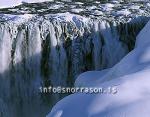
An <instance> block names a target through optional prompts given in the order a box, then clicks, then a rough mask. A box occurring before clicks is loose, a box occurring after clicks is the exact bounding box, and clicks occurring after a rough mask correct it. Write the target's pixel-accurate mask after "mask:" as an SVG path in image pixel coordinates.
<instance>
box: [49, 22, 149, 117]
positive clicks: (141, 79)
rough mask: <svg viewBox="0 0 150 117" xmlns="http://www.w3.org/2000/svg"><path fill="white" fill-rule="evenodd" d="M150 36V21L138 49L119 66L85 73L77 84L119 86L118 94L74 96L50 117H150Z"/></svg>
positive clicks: (139, 40) (140, 34) (140, 36)
mask: <svg viewBox="0 0 150 117" xmlns="http://www.w3.org/2000/svg"><path fill="white" fill-rule="evenodd" d="M149 37H150V21H149V22H148V24H147V25H146V26H145V28H144V29H143V30H142V31H141V32H140V33H139V35H138V36H137V41H136V47H135V49H134V50H133V51H132V52H130V53H129V54H128V55H127V56H125V57H124V58H123V59H122V60H121V61H120V62H119V63H118V64H117V65H115V66H114V67H113V68H111V69H109V70H105V71H102V72H101V71H100V72H87V73H84V74H81V75H80V76H79V78H78V79H77V81H76V83H75V85H76V86H88V87H104V88H107V87H110V86H116V87H117V93H116V94H108V93H106V94H85V93H76V94H72V95H70V96H68V97H66V98H64V99H63V100H61V101H60V102H58V103H57V104H56V106H54V108H53V109H52V111H51V112H50V114H49V115H48V116H47V117H141V116H142V117H149V115H150V100H149V99H150V84H149V82H150V78H149V76H150V39H149ZM92 74H94V75H92ZM87 78H88V80H87ZM92 79H93V80H92ZM89 81H90V82H89Z"/></svg>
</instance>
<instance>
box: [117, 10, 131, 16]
mask: <svg viewBox="0 0 150 117" xmlns="http://www.w3.org/2000/svg"><path fill="white" fill-rule="evenodd" d="M130 14H131V12H130V11H129V10H128V9H122V10H120V11H117V12H116V15H124V16H127V15H130Z"/></svg>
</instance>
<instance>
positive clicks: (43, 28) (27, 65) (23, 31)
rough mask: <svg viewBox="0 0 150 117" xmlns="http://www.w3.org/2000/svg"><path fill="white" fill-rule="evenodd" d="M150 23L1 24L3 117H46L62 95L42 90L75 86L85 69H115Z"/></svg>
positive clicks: (50, 20) (39, 20) (44, 20)
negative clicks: (41, 88)
mask: <svg viewBox="0 0 150 117" xmlns="http://www.w3.org/2000/svg"><path fill="white" fill-rule="evenodd" d="M145 19H146V18H145ZM147 21H148V20H140V24H139V22H138V21H136V22H135V21H134V22H127V23H122V22H117V21H112V22H110V21H107V20H98V19H97V20H96V19H88V18H87V19H84V18H79V17H77V16H76V15H73V16H72V17H71V20H69V18H68V20H63V17H61V16H58V17H57V18H56V17H53V15H52V16H47V17H45V16H36V17H34V18H31V19H30V20H28V21H24V22H21V23H18V22H17V21H15V20H9V21H5V22H0V80H1V82H0V92H1V93H0V114H4V115H3V116H2V117H7V116H9V117H10V116H11V117H43V116H45V115H46V114H47V112H48V111H49V107H50V106H52V105H53V104H54V103H55V102H56V101H58V100H59V99H60V97H61V96H60V95H55V94H41V93H40V92H39V87H40V86H72V84H73V82H74V80H75V78H76V77H77V76H78V75H79V74H80V73H82V72H84V71H87V70H101V69H105V68H110V67H112V66H113V65H115V64H116V63H117V62H118V61H120V60H121V58H123V57H124V56H125V55H126V54H127V53H128V52H129V51H131V50H132V48H133V47H134V42H135V37H136V35H137V34H138V32H139V31H140V30H141V29H142V28H143V26H144V25H145V24H146V22H147ZM6 111H7V113H6ZM5 114H9V115H7V116H5Z"/></svg>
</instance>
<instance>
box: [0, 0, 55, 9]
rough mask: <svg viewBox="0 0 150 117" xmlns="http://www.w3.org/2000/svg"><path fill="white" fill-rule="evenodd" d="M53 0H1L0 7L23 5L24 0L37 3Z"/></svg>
mask: <svg viewBox="0 0 150 117" xmlns="http://www.w3.org/2000/svg"><path fill="white" fill-rule="evenodd" d="M45 1H53V0H0V8H8V7H13V6H17V5H21V4H22V2H27V3H35V2H45Z"/></svg>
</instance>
